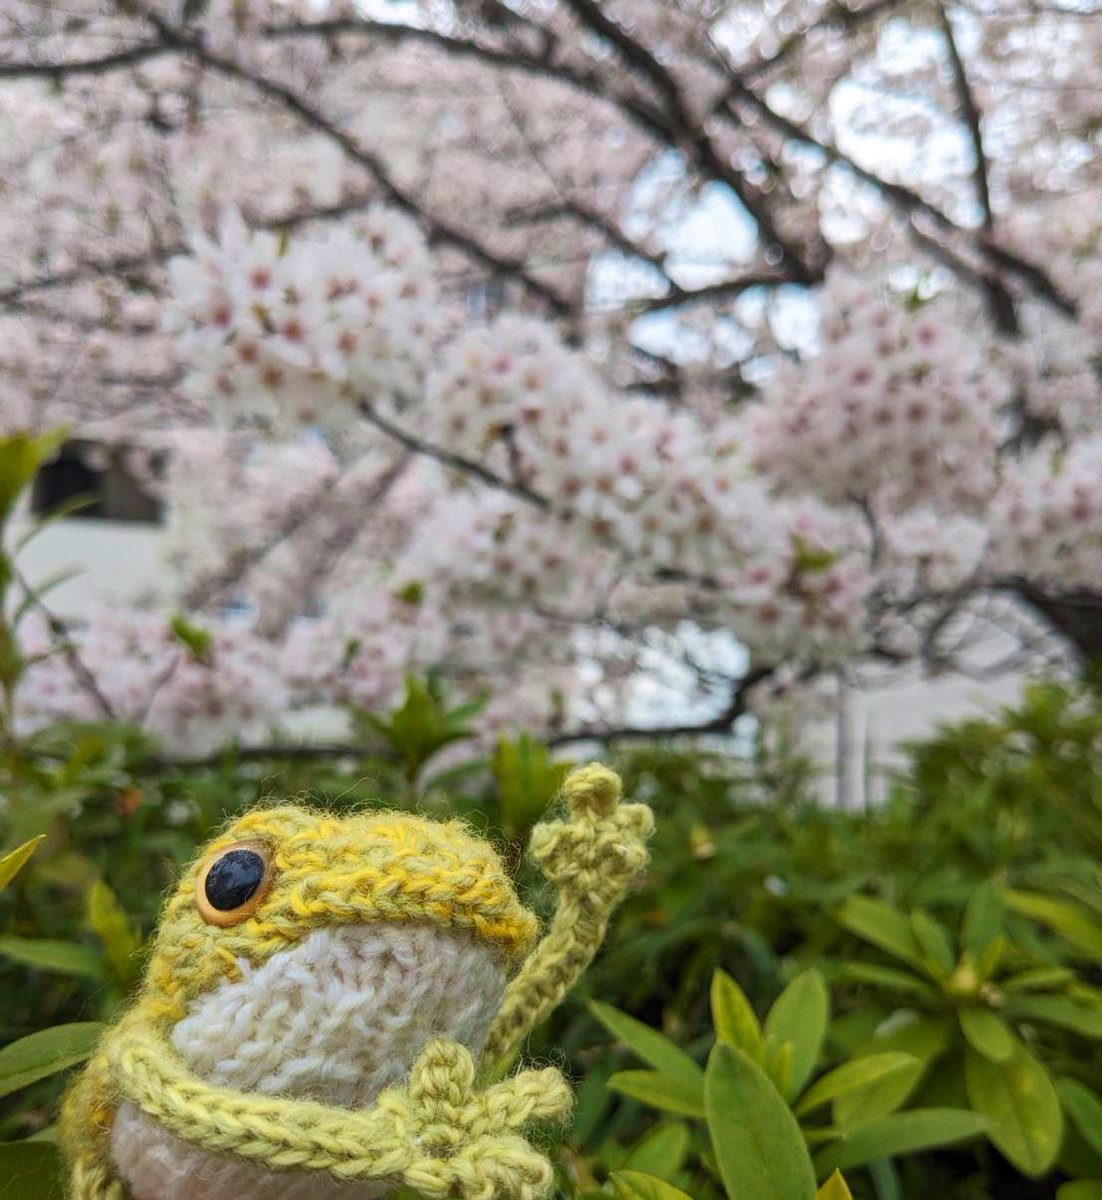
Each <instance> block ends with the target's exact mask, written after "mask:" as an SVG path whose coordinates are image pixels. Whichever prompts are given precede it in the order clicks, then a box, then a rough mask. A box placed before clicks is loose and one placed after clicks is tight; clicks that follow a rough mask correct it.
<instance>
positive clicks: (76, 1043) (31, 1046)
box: [0, 1021, 104, 1096]
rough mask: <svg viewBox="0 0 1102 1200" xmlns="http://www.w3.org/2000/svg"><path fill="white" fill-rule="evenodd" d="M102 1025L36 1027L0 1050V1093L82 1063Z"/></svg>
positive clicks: (99, 1033) (94, 1042) (95, 1023)
mask: <svg viewBox="0 0 1102 1200" xmlns="http://www.w3.org/2000/svg"><path fill="white" fill-rule="evenodd" d="M103 1030H104V1026H103V1025H101V1024H99V1023H98V1022H94V1021H90V1022H86V1023H83V1024H78V1025H55V1026H54V1027H53V1028H52V1029H40V1030H39V1031H38V1032H37V1033H31V1034H28V1035H27V1036H26V1037H25V1038H20V1039H19V1041H17V1042H12V1043H11V1044H10V1045H7V1046H5V1047H4V1048H3V1050H0V1096H6V1095H8V1094H9V1093H10V1092H14V1091H17V1090H18V1089H19V1088H22V1087H26V1086H27V1085H28V1084H30V1083H35V1082H37V1081H38V1080H39V1079H45V1078H46V1077H47V1076H48V1075H53V1074H56V1072H58V1071H64V1070H66V1068H68V1067H72V1066H75V1065H76V1064H77V1063H79V1062H83V1061H84V1060H85V1059H86V1058H87V1057H88V1056H89V1055H90V1054H91V1053H92V1050H93V1049H94V1048H95V1045H96V1042H97V1041H98V1040H99V1038H100V1035H101V1034H102V1033H103Z"/></svg>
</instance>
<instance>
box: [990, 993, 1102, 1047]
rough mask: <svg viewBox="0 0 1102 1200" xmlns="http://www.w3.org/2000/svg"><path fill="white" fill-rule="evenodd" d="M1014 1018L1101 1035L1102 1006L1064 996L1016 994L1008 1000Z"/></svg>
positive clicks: (1085, 1034) (1084, 1033)
mask: <svg viewBox="0 0 1102 1200" xmlns="http://www.w3.org/2000/svg"><path fill="white" fill-rule="evenodd" d="M1006 1011H1007V1014H1008V1015H1009V1016H1011V1017H1013V1018H1014V1019H1015V1020H1026V1021H1040V1022H1042V1023H1043V1024H1045V1025H1057V1026H1059V1027H1060V1028H1061V1029H1070V1030H1071V1031H1072V1032H1073V1033H1080V1034H1082V1035H1083V1036H1084V1037H1088V1038H1102V1008H1087V1007H1086V1006H1085V1005H1083V1004H1076V1003H1075V1001H1074V1000H1070V999H1069V998H1068V997H1067V996H1017V997H1015V998H1014V999H1013V1000H1011V1001H1010V1002H1009V1003H1008V1004H1007V1009H1006Z"/></svg>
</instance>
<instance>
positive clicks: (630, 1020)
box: [589, 1000, 704, 1087]
mask: <svg viewBox="0 0 1102 1200" xmlns="http://www.w3.org/2000/svg"><path fill="white" fill-rule="evenodd" d="M589 1011H590V1012H591V1013H592V1014H593V1015H594V1016H595V1017H596V1018H597V1020H598V1021H600V1023H601V1024H602V1025H603V1026H604V1027H605V1029H607V1030H608V1032H609V1033H611V1034H612V1036H613V1037H614V1038H616V1040H617V1041H620V1042H623V1043H624V1045H625V1046H627V1048H628V1049H629V1050H630V1051H631V1052H632V1053H633V1054H635V1055H636V1056H637V1057H639V1058H641V1059H642V1060H643V1061H644V1062H645V1063H647V1064H648V1066H651V1067H654V1069H655V1070H656V1071H661V1072H663V1073H664V1074H666V1075H669V1076H671V1077H673V1078H674V1079H679V1080H681V1082H682V1083H685V1084H688V1085H689V1086H690V1087H694V1086H695V1087H700V1085H701V1083H702V1082H703V1079H704V1072H703V1071H702V1070H701V1068H700V1066H699V1065H698V1064H697V1063H695V1062H693V1060H692V1059H691V1058H690V1057H689V1056H688V1055H687V1054H686V1053H685V1051H684V1050H681V1049H679V1048H678V1047H677V1046H675V1045H674V1043H673V1042H671V1041H670V1039H669V1038H668V1037H666V1036H665V1035H664V1034H661V1033H659V1032H658V1030H656V1029H651V1027H650V1026H649V1025H644V1024H643V1022H642V1021H637V1020H636V1019H635V1018H634V1017H629V1016H628V1014H627V1013H622V1012H620V1011H619V1010H618V1009H615V1008H613V1007H612V1006H611V1005H610V1004H601V1003H599V1002H598V1001H596V1000H593V1001H590V1004H589Z"/></svg>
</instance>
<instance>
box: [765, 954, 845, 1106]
mask: <svg viewBox="0 0 1102 1200" xmlns="http://www.w3.org/2000/svg"><path fill="white" fill-rule="evenodd" d="M829 1020H830V997H829V996H828V995H827V988H826V984H825V983H824V982H823V977H822V975H821V974H820V973H819V971H818V970H817V969H816V968H814V967H812V968H811V969H810V970H807V971H803V972H801V973H800V974H799V975H797V976H796V978H795V979H793V980H792V982H791V983H790V984H789V985H788V987H786V988H785V989H784V991H783V992H781V994H780V996H778V998H777V1001H776V1003H775V1004H774V1005H773V1007H772V1008H771V1009H770V1010H769V1014H768V1016H767V1017H766V1018H765V1044H766V1047H767V1048H768V1049H774V1050H775V1049H778V1048H779V1047H782V1046H784V1045H786V1044H791V1046H792V1066H791V1070H790V1072H789V1076H788V1085H787V1087H786V1088H784V1089H783V1094H784V1095H785V1097H786V1098H788V1099H791V1098H792V1097H793V1096H797V1095H799V1093H800V1092H801V1091H802V1089H803V1086H804V1084H806V1083H807V1081H808V1079H809V1078H810V1077H811V1072H812V1071H814V1069H815V1064H816V1063H817V1062H818V1061H819V1051H820V1050H821V1049H822V1046H823V1038H824V1037H825V1036H826V1030H827V1023H828V1021H829Z"/></svg>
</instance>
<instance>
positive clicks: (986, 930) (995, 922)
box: [961, 880, 1003, 958]
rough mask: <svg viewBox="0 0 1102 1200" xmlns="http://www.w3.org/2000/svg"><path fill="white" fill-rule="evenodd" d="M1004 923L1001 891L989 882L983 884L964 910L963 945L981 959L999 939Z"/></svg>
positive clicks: (970, 898) (973, 894)
mask: <svg viewBox="0 0 1102 1200" xmlns="http://www.w3.org/2000/svg"><path fill="white" fill-rule="evenodd" d="M1002 923H1003V899H1002V894H1001V893H1000V892H999V889H998V888H997V887H996V886H995V885H994V884H993V883H992V882H991V881H990V880H988V881H987V882H986V883H981V884H980V886H979V887H978V888H976V890H975V891H974V892H973V893H972V895H971V896H970V897H969V899H968V907H967V908H966V909H965V910H964V925H963V927H962V929H961V943H962V944H963V946H964V949H965V950H967V951H968V952H969V953H970V954H971V955H972V957H973V958H979V957H980V955H982V954H983V952H984V951H985V950H986V949H987V947H988V946H989V945H990V944H991V943H992V942H993V941H994V940H995V938H996V937H998V935H999V932H1000V930H1001V929H1002Z"/></svg>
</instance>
